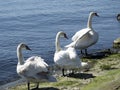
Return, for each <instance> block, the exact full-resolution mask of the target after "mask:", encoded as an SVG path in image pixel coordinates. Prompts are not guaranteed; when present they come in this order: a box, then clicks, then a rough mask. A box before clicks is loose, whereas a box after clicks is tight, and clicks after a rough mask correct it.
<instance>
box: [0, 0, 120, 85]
mask: <svg viewBox="0 0 120 90" xmlns="http://www.w3.org/2000/svg"><path fill="white" fill-rule="evenodd" d="M90 11H95V12H97V13H98V14H99V16H100V17H94V18H93V28H94V30H95V31H97V32H98V33H99V41H98V42H97V44H95V45H94V46H92V47H90V48H89V49H88V52H90V51H95V50H98V49H105V48H109V47H111V46H112V42H113V40H114V39H116V38H117V37H119V36H120V23H119V22H118V21H117V20H116V15H117V14H118V13H120V1H119V0H99V1H98V0H91V1H89V0H0V85H3V84H5V83H8V82H11V81H14V80H17V79H18V78H19V76H18V75H17V73H16V64H17V56H16V47H17V45H18V44H19V43H20V42H24V43H26V44H27V45H28V46H29V47H30V48H31V49H32V51H26V52H25V51H24V52H23V53H24V57H25V59H26V58H28V57H30V56H32V55H40V56H41V57H42V58H44V59H45V61H46V62H47V63H49V64H51V63H53V55H54V51H55V45H54V41H55V36H56V33H57V32H58V31H61V30H62V31H64V32H66V33H67V35H68V37H69V38H71V37H72V35H73V34H74V33H75V32H76V31H78V30H80V29H82V28H85V27H86V24H87V19H88V15H89V13H90ZM70 42H71V40H70V39H69V40H65V39H63V40H61V44H62V46H64V45H66V44H68V43H70Z"/></svg>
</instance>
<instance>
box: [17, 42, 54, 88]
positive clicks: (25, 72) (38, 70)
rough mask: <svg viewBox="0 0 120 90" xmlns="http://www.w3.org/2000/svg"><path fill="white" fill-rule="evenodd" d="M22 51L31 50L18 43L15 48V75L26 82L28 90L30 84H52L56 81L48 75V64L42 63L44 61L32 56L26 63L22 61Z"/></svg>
mask: <svg viewBox="0 0 120 90" xmlns="http://www.w3.org/2000/svg"><path fill="white" fill-rule="evenodd" d="M22 49H26V50H31V49H30V48H29V47H28V46H27V45H26V44H23V43H20V44H19V45H18V47H17V57H18V64H17V73H18V74H19V75H20V76H21V77H22V78H24V79H26V80H27V83H28V90H30V82H35V83H37V87H36V88H38V87H39V82H41V81H50V82H54V81H56V79H55V78H54V77H53V76H52V75H50V72H49V69H48V64H47V63H46V62H44V59H42V58H41V57H38V56H32V57H30V58H28V59H27V60H26V61H23V57H22Z"/></svg>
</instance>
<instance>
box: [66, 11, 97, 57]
mask: <svg viewBox="0 0 120 90" xmlns="http://www.w3.org/2000/svg"><path fill="white" fill-rule="evenodd" d="M93 16H98V14H97V13H95V12H90V14H89V18H88V23H87V28H85V29H82V30H79V31H78V32H76V33H75V35H74V36H73V37H72V41H73V42H72V43H71V44H69V45H67V46H66V47H75V48H76V49H81V53H83V52H82V49H85V54H86V55H87V48H88V47H90V46H92V45H94V44H95V43H96V42H97V41H98V33H97V32H96V31H94V30H93V28H92V17H93Z"/></svg>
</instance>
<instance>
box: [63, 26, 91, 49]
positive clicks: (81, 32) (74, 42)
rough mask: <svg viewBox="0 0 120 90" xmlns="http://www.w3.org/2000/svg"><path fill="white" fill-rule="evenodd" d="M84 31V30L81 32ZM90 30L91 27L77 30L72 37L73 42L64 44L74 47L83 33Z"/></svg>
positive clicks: (85, 33)
mask: <svg viewBox="0 0 120 90" xmlns="http://www.w3.org/2000/svg"><path fill="white" fill-rule="evenodd" d="M83 31H84V32H83ZM90 31H91V29H89V28H87V29H83V30H82V31H79V32H77V33H76V34H75V35H74V36H73V37H72V40H73V42H72V43H70V44H68V45H66V46H65V47H67V48H68V47H76V43H78V42H79V40H81V39H82V38H83V37H84V36H85V35H87V34H88V33H89V32H90Z"/></svg>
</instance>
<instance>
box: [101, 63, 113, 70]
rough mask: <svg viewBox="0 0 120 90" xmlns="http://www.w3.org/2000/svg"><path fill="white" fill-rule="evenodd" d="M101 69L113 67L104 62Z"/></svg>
mask: <svg viewBox="0 0 120 90" xmlns="http://www.w3.org/2000/svg"><path fill="white" fill-rule="evenodd" d="M100 69H102V70H110V69H111V65H106V64H103V65H101V66H100Z"/></svg>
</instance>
